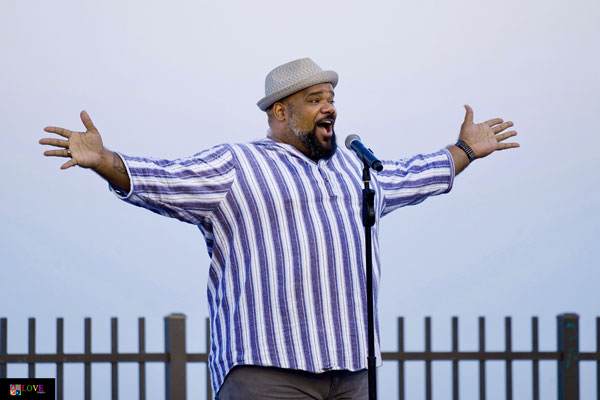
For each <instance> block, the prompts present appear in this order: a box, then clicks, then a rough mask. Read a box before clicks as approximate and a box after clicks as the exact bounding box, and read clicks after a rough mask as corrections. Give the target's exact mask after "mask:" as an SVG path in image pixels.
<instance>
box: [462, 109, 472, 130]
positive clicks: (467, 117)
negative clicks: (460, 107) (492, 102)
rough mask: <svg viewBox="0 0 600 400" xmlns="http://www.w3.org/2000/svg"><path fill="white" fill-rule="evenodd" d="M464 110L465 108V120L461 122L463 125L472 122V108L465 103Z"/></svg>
mask: <svg viewBox="0 0 600 400" xmlns="http://www.w3.org/2000/svg"><path fill="white" fill-rule="evenodd" d="M465 110H467V113H466V114H465V122H463V125H471V124H472V123H473V109H472V108H471V106H469V105H467V104H465Z"/></svg>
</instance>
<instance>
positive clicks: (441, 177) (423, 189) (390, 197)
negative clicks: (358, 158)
mask: <svg viewBox="0 0 600 400" xmlns="http://www.w3.org/2000/svg"><path fill="white" fill-rule="evenodd" d="M377 181H378V182H379V185H380V188H381V193H382V194H383V207H382V209H381V216H384V215H386V214H388V213H390V212H392V211H394V210H396V209H398V208H400V207H404V206H409V205H415V204H419V203H421V202H422V201H424V200H425V199H426V198H427V197H429V196H435V195H438V194H442V193H447V192H449V191H450V190H451V189H452V183H453V181H454V161H453V159H452V156H451V155H450V152H449V151H448V150H446V149H443V150H440V151H438V152H436V153H432V154H419V155H416V156H414V157H411V158H408V159H403V160H399V161H383V171H381V172H379V173H378V174H377Z"/></svg>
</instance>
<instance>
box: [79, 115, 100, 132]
mask: <svg viewBox="0 0 600 400" xmlns="http://www.w3.org/2000/svg"><path fill="white" fill-rule="evenodd" d="M79 116H80V117H81V122H83V125H85V128H86V129H87V130H88V131H96V132H98V129H96V127H95V126H94V123H93V122H92V119H91V118H90V116H89V115H88V113H87V111H85V110H83V111H82V112H81V113H80V114H79Z"/></svg>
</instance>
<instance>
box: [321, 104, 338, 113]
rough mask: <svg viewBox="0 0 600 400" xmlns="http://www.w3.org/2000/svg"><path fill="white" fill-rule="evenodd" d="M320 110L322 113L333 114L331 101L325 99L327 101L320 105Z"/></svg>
mask: <svg viewBox="0 0 600 400" xmlns="http://www.w3.org/2000/svg"><path fill="white" fill-rule="evenodd" d="M321 112H322V113H323V114H334V115H335V107H334V105H333V104H332V103H330V102H328V101H327V102H325V104H324V105H323V107H321Z"/></svg>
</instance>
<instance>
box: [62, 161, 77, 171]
mask: <svg viewBox="0 0 600 400" xmlns="http://www.w3.org/2000/svg"><path fill="white" fill-rule="evenodd" d="M76 165H77V163H76V162H75V161H73V160H72V159H71V160H69V161H67V162H66V163H64V164H63V165H61V166H60V169H67V168H71V167H74V166H76Z"/></svg>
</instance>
